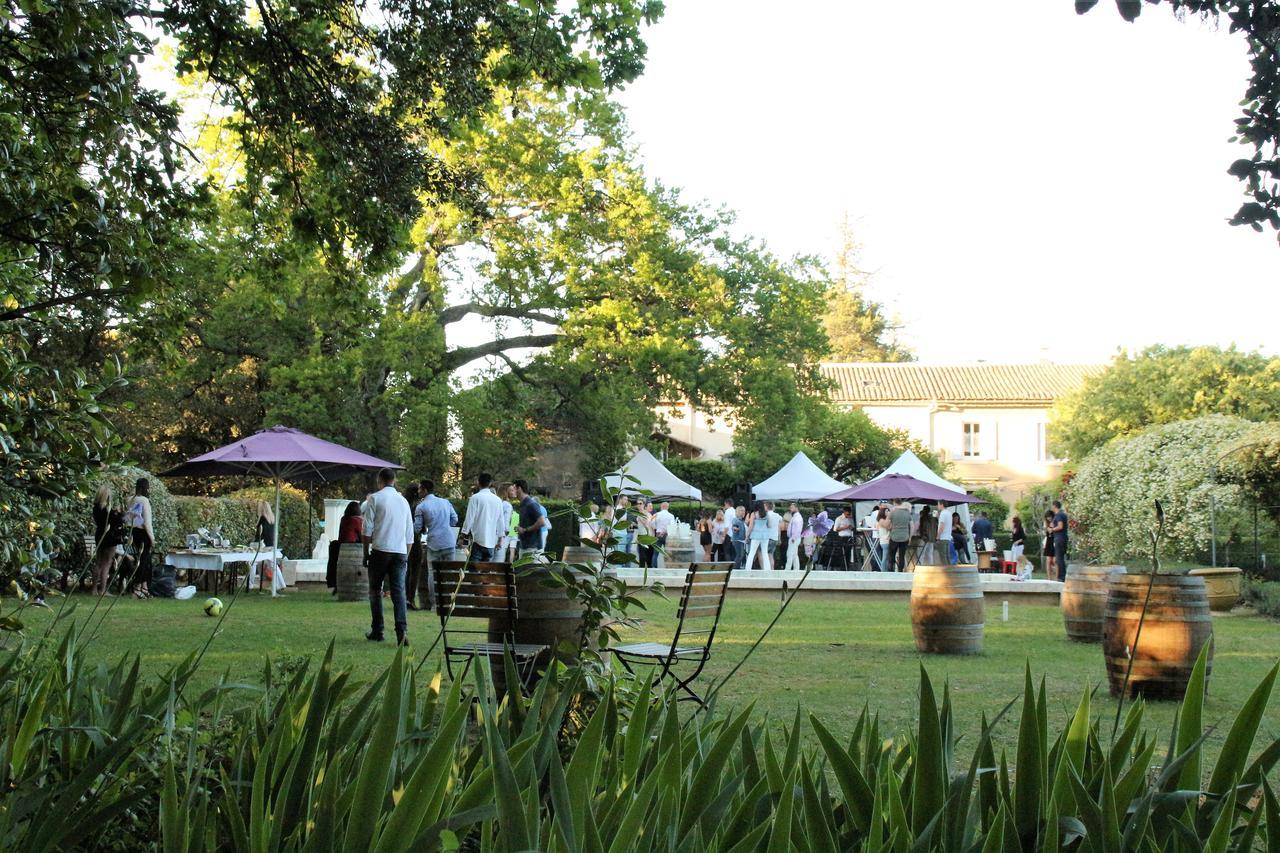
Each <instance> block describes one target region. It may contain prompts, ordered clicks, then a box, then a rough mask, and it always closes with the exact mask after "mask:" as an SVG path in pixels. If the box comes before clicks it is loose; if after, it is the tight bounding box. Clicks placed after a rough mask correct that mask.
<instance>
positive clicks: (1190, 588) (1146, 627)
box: [1102, 572, 1213, 699]
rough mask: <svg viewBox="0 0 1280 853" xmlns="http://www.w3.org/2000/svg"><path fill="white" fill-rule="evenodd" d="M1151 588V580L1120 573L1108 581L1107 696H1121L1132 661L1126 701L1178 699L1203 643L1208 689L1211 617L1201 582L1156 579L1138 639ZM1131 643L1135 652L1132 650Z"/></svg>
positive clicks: (1181, 578)
mask: <svg viewBox="0 0 1280 853" xmlns="http://www.w3.org/2000/svg"><path fill="white" fill-rule="evenodd" d="M1149 583H1151V576H1150V575H1129V574H1120V573H1118V572H1117V573H1114V574H1112V575H1111V579H1110V583H1109V585H1108V590H1107V604H1106V611H1105V614H1104V620H1103V633H1102V651H1103V655H1104V656H1105V658H1106V662H1107V680H1108V681H1109V682H1110V684H1111V695H1113V696H1119V695H1120V693H1121V691H1122V690H1123V688H1124V681H1125V672H1126V671H1127V670H1128V668H1129V659H1130V656H1131V655H1132V657H1133V674H1132V675H1131V676H1130V678H1129V690H1128V694H1129V695H1130V696H1133V695H1137V694H1141V695H1143V696H1146V697H1148V698H1152V699H1181V698H1182V696H1183V694H1184V693H1186V691H1187V679H1188V678H1190V677H1191V669H1192V667H1193V666H1195V662H1196V658H1197V657H1198V656H1199V654H1200V649H1201V648H1202V647H1203V646H1204V644H1205V643H1209V659H1208V661H1207V664H1208V665H1207V667H1206V668H1205V684H1206V686H1207V685H1208V677H1209V674H1210V673H1211V672H1212V671H1213V617H1212V616H1211V615H1210V613H1209V598H1208V596H1207V595H1206V594H1205V585H1204V578H1198V577H1192V576H1190V575H1156V576H1155V581H1154V586H1152V588H1151V603H1150V604H1149V605H1148V607H1147V615H1146V618H1145V619H1144V620H1143V622H1142V635H1141V636H1140V637H1138V636H1137V631H1138V620H1139V618H1140V617H1141V616H1142V605H1143V601H1144V600H1145V599H1146V597H1147V586H1148V584H1149ZM1135 638H1136V639H1137V648H1134V640H1135Z"/></svg>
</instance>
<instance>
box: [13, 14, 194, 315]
mask: <svg viewBox="0 0 1280 853" xmlns="http://www.w3.org/2000/svg"><path fill="white" fill-rule="evenodd" d="M136 13H137V12H136V8H135V7H134V6H133V5H131V4H128V3H124V2H117V0H107V2H100V0H52V2H28V1H27V0H5V2H4V4H3V11H2V12H0V17H2V19H3V24H0V68H4V69H5V73H4V75H3V83H2V84H0V151H3V152H4V154H3V157H0V222H3V223H4V227H3V229H0V302H2V303H3V304H0V323H6V324H12V323H13V322H14V321H16V320H19V319H22V318H28V317H30V318H35V319H47V317H48V316H49V315H50V314H56V315H57V316H60V317H62V318H63V319H66V320H68V321H70V322H74V323H76V324H101V322H102V317H103V315H104V312H107V311H117V310H120V309H122V308H128V307H131V306H136V305H137V304H139V303H141V301H142V300H143V299H145V298H146V297H147V296H148V295H150V294H152V292H153V291H154V290H155V289H156V287H157V285H158V284H159V283H162V282H163V281H164V280H165V279H166V277H167V276H168V275H169V273H170V272H171V267H172V265H173V262H174V255H175V253H176V252H178V251H180V248H179V247H180V246H181V245H183V244H184V242H185V239H186V238H185V229H186V228H187V226H188V223H189V221H190V217H191V212H192V211H193V210H194V209H198V207H199V204H198V191H196V190H192V189H191V188H189V187H187V186H185V185H184V184H183V182H182V181H180V180H178V179H177V178H176V177H175V176H176V175H177V174H178V171H179V168H178V164H179V160H180V156H181V155H180V152H179V148H178V145H177V143H176V140H175V136H176V135H177V131H178V114H177V110H176V108H175V107H174V106H173V105H172V104H168V103H166V102H165V100H164V98H163V97H162V96H161V95H160V94H159V93H158V92H155V91H153V90H150V89H147V88H145V87H144V86H143V85H142V83H141V77H140V72H139V67H138V66H139V62H140V61H141V60H142V59H143V58H145V57H147V56H149V55H150V54H151V52H152V48H151V43H150V41H149V39H148V37H147V35H146V34H145V33H144V32H143V30H142V28H141V27H139V26H137V25H136V24H135V20H136ZM71 309H74V310H71Z"/></svg>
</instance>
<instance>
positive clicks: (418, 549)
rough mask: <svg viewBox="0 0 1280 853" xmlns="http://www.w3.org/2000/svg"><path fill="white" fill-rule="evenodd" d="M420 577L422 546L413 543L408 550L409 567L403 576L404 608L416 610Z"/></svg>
mask: <svg viewBox="0 0 1280 853" xmlns="http://www.w3.org/2000/svg"><path fill="white" fill-rule="evenodd" d="M421 575H422V546H421V545H418V544H417V543H415V544H414V545H413V546H412V547H410V548H409V567H408V569H407V570H406V571H405V575H404V591H405V596H404V597H405V606H406V607H408V608H409V609H410V610H417V609H418V582H419V580H420V577H421Z"/></svg>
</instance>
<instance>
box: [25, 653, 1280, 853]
mask: <svg viewBox="0 0 1280 853" xmlns="http://www.w3.org/2000/svg"><path fill="white" fill-rule="evenodd" d="M86 641H87V632H85V633H75V632H72V633H69V634H68V635H67V636H66V637H65V639H64V640H63V641H62V643H61V644H60V646H59V648H58V649H57V652H56V654H48V653H44V654H40V653H39V650H38V649H32V648H27V647H23V648H19V649H13V650H9V651H7V652H6V653H5V656H4V657H3V658H0V670H2V671H3V673H4V675H5V676H6V677H4V678H3V679H0V713H2V714H3V716H4V718H5V719H8V720H12V721H14V722H13V723H12V724H11V725H9V726H7V727H5V728H4V729H3V730H2V731H0V757H2V758H3V764H2V765H0V775H3V777H4V779H3V781H4V783H5V786H6V791H7V794H6V800H7V802H9V803H18V804H22V806H23V808H7V809H4V810H2V811H0V844H3V845H4V847H5V848H6V849H22V850H29V851H33V853H45V851H48V850H52V849H55V848H69V847H75V846H78V845H81V844H87V843H89V841H90V839H92V840H93V843H94V844H95V845H97V846H99V847H113V846H114V847H118V848H126V849H137V848H138V847H145V846H150V845H151V844H152V843H153V842H154V839H157V838H158V839H160V840H161V842H162V844H163V846H164V847H165V848H166V849H173V850H179V849H181V850H189V851H193V853H195V851H200V850H205V849H214V848H215V847H216V848H218V849H230V850H237V851H238V850H250V849H260V850H284V849H301V848H303V847H311V846H315V845H317V844H322V843H328V842H331V841H333V840H335V839H341V841H340V842H339V843H340V845H341V846H343V847H344V848H346V849H381V850H396V851H399V850H408V849H433V848H436V847H443V848H446V849H458V848H462V849H484V850H522V849H542V850H577V849H584V844H585V841H584V839H587V838H598V839H607V840H608V843H609V844H610V846H611V849H613V850H617V851H631V850H656V849H670V848H672V847H680V848H684V849H699V850H726V851H727V850H731V849H735V848H736V849H756V848H757V847H759V846H760V845H765V844H767V845H768V847H769V848H770V849H776V850H781V849H800V850H835V849H846V850H847V849H898V845H901V847H902V848H905V849H920V850H986V849H995V850H1004V849H1010V850H1030V849H1058V848H1060V847H1070V848H1071V849H1074V850H1081V851H1101V850H1144V851H1145V850H1183V849H1208V850H1226V849H1227V840H1228V839H1231V840H1233V841H1235V842H1236V843H1237V848H1238V849H1244V850H1248V849H1254V845H1255V844H1258V845H1265V844H1266V843H1267V842H1271V843H1272V844H1273V845H1274V842H1275V839H1274V838H1272V836H1273V835H1274V833H1275V832H1277V827H1280V806H1277V803H1276V800H1275V796H1274V792H1273V791H1272V789H1271V787H1270V785H1269V783H1268V781H1267V777H1268V773H1269V772H1270V771H1271V770H1272V768H1273V767H1274V764H1275V761H1276V758H1277V756H1278V755H1280V744H1277V742H1275V741H1274V739H1270V740H1268V739H1267V738H1266V737H1265V736H1264V738H1263V742H1262V743H1261V744H1259V746H1260V747H1261V749H1260V751H1259V752H1258V757H1257V758H1255V759H1253V760H1252V761H1250V755H1251V753H1253V751H1254V750H1253V747H1254V744H1255V741H1256V740H1258V736H1259V731H1258V730H1259V726H1260V722H1261V716H1262V713H1263V711H1264V709H1265V707H1266V705H1267V703H1268V700H1269V699H1270V696H1271V693H1272V690H1273V686H1274V682H1275V678H1276V670H1275V668H1273V669H1272V670H1271V671H1270V672H1269V673H1268V674H1267V675H1266V677H1265V678H1264V679H1263V680H1262V682H1261V683H1260V684H1259V685H1258V687H1257V688H1256V689H1255V690H1254V691H1253V693H1252V694H1251V695H1249V696H1247V697H1245V698H1244V699H1243V701H1242V703H1241V705H1240V708H1239V712H1238V714H1237V715H1236V717H1235V720H1234V722H1233V723H1232V724H1231V726H1230V732H1229V734H1228V736H1227V744H1228V746H1227V748H1225V749H1224V750H1223V751H1222V753H1221V754H1220V755H1219V757H1218V759H1217V761H1216V762H1215V763H1214V764H1213V765H1212V767H1210V766H1208V765H1207V763H1204V762H1202V753H1203V750H1204V739H1205V734H1206V733H1205V732H1204V731H1203V727H1204V723H1203V719H1202V718H1203V706H1204V698H1205V696H1204V689H1203V685H1204V681H1203V661H1202V662H1201V663H1200V664H1198V665H1197V673H1198V674H1197V675H1193V678H1192V683H1193V685H1198V686H1199V689H1192V690H1189V691H1188V694H1187V697H1186V699H1185V700H1184V701H1183V703H1182V708H1181V712H1180V716H1179V719H1180V723H1179V725H1178V726H1176V727H1175V728H1174V730H1173V732H1172V733H1171V734H1170V735H1169V739H1168V743H1167V746H1166V747H1163V748H1161V747H1160V744H1159V743H1158V738H1157V737H1156V736H1153V735H1152V734H1151V733H1150V732H1149V731H1148V730H1147V729H1146V726H1145V725H1144V710H1145V708H1144V705H1143V704H1142V703H1135V704H1134V705H1133V706H1131V707H1130V709H1129V712H1128V713H1127V715H1126V716H1125V718H1124V721H1123V724H1122V725H1121V726H1120V727H1119V729H1118V730H1116V731H1111V732H1108V729H1109V726H1108V727H1107V729H1104V728H1103V726H1102V725H1101V724H1100V721H1099V720H1097V719H1095V718H1094V716H1093V715H1092V713H1091V709H1090V693H1089V691H1086V692H1085V694H1084V696H1083V698H1082V699H1081V701H1080V703H1079V706H1078V708H1077V710H1076V712H1075V715H1074V718H1073V720H1072V721H1071V723H1070V725H1069V726H1068V727H1067V728H1066V729H1065V730H1061V731H1056V732H1052V733H1051V732H1050V730H1049V726H1048V722H1047V718H1046V715H1047V712H1048V709H1047V707H1046V705H1047V703H1046V701H1045V698H1044V697H1045V691H1044V686H1043V683H1042V684H1041V685H1040V687H1039V689H1038V690H1037V688H1036V686H1035V685H1034V684H1033V682H1032V679H1031V676H1030V673H1029V672H1028V673H1027V674H1026V676H1025V679H1024V690H1023V696H1022V699H1021V704H1020V706H1018V709H1017V714H1018V717H1019V720H1018V729H1017V738H1016V741H1015V742H1013V743H1009V744H1005V743H1002V742H1000V740H999V739H998V738H997V736H996V734H995V731H994V730H995V727H996V725H997V724H998V723H999V722H1000V718H1002V717H1004V716H1005V715H1006V713H1008V712H1009V711H1010V710H1012V708H1013V706H1015V705H1017V702H1016V700H1015V701H1014V702H1011V703H1010V707H1009V708H1006V711H1005V712H1002V713H1001V714H1000V715H998V716H997V718H996V719H994V720H991V721H989V722H988V723H984V725H983V726H982V728H981V730H980V732H978V733H977V736H976V738H972V737H966V736H965V735H966V734H967V733H962V732H959V731H957V729H956V727H955V721H954V717H953V703H952V699H951V696H950V691H949V690H948V689H946V688H944V689H943V690H942V694H941V697H939V695H938V693H937V691H936V690H935V688H934V686H933V684H932V681H931V679H930V678H929V677H928V675H927V674H926V673H925V672H924V671H923V669H922V670H921V673H920V680H919V693H918V697H917V703H918V709H919V711H918V715H917V718H918V723H917V724H916V728H915V730H914V731H911V732H906V733H903V734H902V735H900V736H898V737H895V738H886V734H887V733H886V732H883V731H882V730H881V728H880V723H879V720H878V716H876V715H875V714H873V713H871V711H870V710H869V709H868V710H864V712H863V714H862V715H861V717H860V718H859V719H858V722H857V724H856V725H855V726H854V728H853V730H852V731H849V732H843V731H842V732H833V731H830V730H829V729H828V728H827V727H826V726H825V725H824V724H823V723H822V722H821V720H820V719H819V718H818V717H817V716H816V715H813V714H810V715H808V718H807V719H804V718H802V717H801V714H800V712H799V711H797V715H796V719H795V721H794V722H792V723H790V724H784V725H782V726H769V727H766V726H765V725H763V721H761V720H759V719H758V718H757V717H756V715H755V714H754V713H753V711H752V709H751V708H749V707H748V708H747V709H745V710H742V711H740V712H737V713H735V714H733V715H731V716H723V717H720V716H716V715H714V714H701V713H697V712H696V711H695V712H693V713H692V714H686V715H683V717H682V715H681V714H680V713H679V709H678V706H677V703H676V702H675V701H674V698H673V697H671V696H660V695H658V694H657V693H656V692H655V691H654V690H653V688H652V687H651V686H650V685H649V684H648V683H641V684H640V685H638V686H635V687H634V692H633V693H632V692H629V690H628V689H624V686H623V685H619V686H618V687H617V688H615V689H612V690H610V689H609V687H608V685H605V690H604V692H603V698H602V700H601V701H600V702H599V703H598V704H597V705H596V707H595V710H594V712H592V713H591V714H590V717H589V719H587V720H586V722H585V725H584V726H582V727H581V728H575V729H573V730H572V735H570V730H569V729H566V727H565V723H566V716H567V713H568V712H567V709H568V705H569V702H570V701H571V699H572V697H573V695H574V691H575V690H576V689H577V686H578V685H579V684H580V682H576V681H575V680H574V679H575V678H576V676H575V675H574V674H573V673H555V672H553V673H551V674H550V676H549V677H548V678H545V679H543V680H542V681H541V682H540V683H539V685H538V687H537V689H536V691H535V692H534V694H533V695H532V696H531V697H530V698H528V699H520V698H518V697H513V701H512V702H510V703H502V704H499V703H497V702H496V700H495V699H494V697H493V696H492V693H491V691H490V689H489V688H488V687H487V681H486V680H485V679H484V678H483V677H479V676H478V677H477V678H476V680H475V686H474V689H473V690H472V689H466V688H465V687H464V685H463V684H462V683H461V682H454V683H453V684H452V685H450V686H449V687H448V688H447V689H444V688H443V687H442V686H441V683H440V679H439V677H438V676H437V677H435V678H433V679H429V680H422V679H419V677H418V675H417V671H416V669H415V668H413V667H411V666H408V665H406V661H405V660H404V658H403V657H402V655H401V654H397V655H396V657H395V659H394V661H393V662H392V664H391V666H390V667H389V668H388V669H387V670H385V671H384V672H383V673H382V674H381V675H380V676H379V677H378V678H377V679H375V680H374V681H373V682H372V683H369V684H359V683H356V682H354V681H353V680H352V679H351V677H350V675H349V673H347V672H344V671H335V670H334V669H333V668H332V666H331V657H332V647H331V648H330V652H329V654H328V655H326V657H325V659H324V660H323V661H322V662H321V663H320V664H319V666H317V667H315V668H314V669H312V668H310V667H306V666H305V665H303V666H297V667H296V668H295V667H293V666H291V667H289V668H285V669H280V668H277V667H273V666H271V665H270V664H267V665H266V666H264V668H263V674H262V681H263V683H262V686H261V687H260V688H251V687H248V686H246V685H243V684H234V683H223V684H220V685H219V686H217V687H215V688H214V689H211V690H208V691H204V692H202V693H196V692H194V691H192V690H190V688H189V685H190V680H191V676H192V674H193V673H194V672H195V670H196V669H197V667H198V665H199V662H198V660H196V659H195V656H194V655H193V656H192V657H190V658H188V659H186V660H185V661H183V662H181V663H179V664H178V665H176V666H173V667H172V668H171V669H170V671H168V672H166V673H161V674H158V675H157V676H151V675H144V674H142V672H141V671H140V668H139V665H138V663H137V661H136V659H125V660H122V661H120V662H118V663H115V664H113V665H107V666H99V667H90V666H86V665H85V664H84V663H83V657H82V653H83V649H82V646H83V644H84V643H85V642H86ZM55 697H56V699H57V701H54V698H55ZM808 732H812V734H813V735H814V736H816V739H817V744H818V747H817V749H812V748H809V747H807V746H805V745H804V743H803V741H802V736H803V735H806V734H807V733H808ZM969 743H971V744H972V745H971V746H966V744H969ZM962 748H963V749H964V750H965V752H964V753H962V752H961V750H962ZM1158 748H1159V749H1160V752H1159V754H1158V755H1157V749H1158ZM1202 763H1203V764H1204V766H1202ZM86 790H93V791H94V792H95V796H94V797H93V798H92V799H91V800H88V801H85V800H83V792H84V791H86ZM73 803H74V804H76V805H77V807H75V808H72V807H71V805H72V804H73ZM55 815H57V816H59V817H58V819H54V816H55ZM895 839H897V840H895ZM600 849H603V844H601V847H600Z"/></svg>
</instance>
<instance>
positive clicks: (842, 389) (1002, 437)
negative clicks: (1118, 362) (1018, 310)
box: [660, 362, 1103, 500]
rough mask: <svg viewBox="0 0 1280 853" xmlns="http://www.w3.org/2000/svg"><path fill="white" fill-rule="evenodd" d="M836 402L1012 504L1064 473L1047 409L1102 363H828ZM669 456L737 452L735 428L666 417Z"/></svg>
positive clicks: (681, 412)
mask: <svg viewBox="0 0 1280 853" xmlns="http://www.w3.org/2000/svg"><path fill="white" fill-rule="evenodd" d="M821 368H822V372H823V374H824V375H825V376H826V377H827V379H829V380H830V381H831V383H832V385H833V386H834V390H833V391H832V397H833V402H834V403H835V404H836V405H837V406H841V407H843V408H847V409H853V408H859V409H862V410H863V411H864V412H866V413H867V415H868V416H869V417H870V418H871V419H872V420H873V421H875V422H876V423H877V424H879V425H880V426H882V427H885V428H887V429H900V430H904V431H905V432H907V433H908V434H909V435H910V436H911V437H912V438H914V439H917V440H918V441H920V443H921V444H923V445H924V446H925V447H927V448H929V449H930V450H931V451H933V452H934V453H936V454H938V456H940V457H941V458H942V459H943V460H944V461H946V462H947V463H948V465H949V466H950V468H949V471H948V478H949V479H951V480H953V481H955V482H958V483H963V484H964V485H966V486H968V487H970V488H978V487H982V486H986V487H988V488H992V489H995V490H996V491H998V492H999V493H1000V494H1001V496H1003V497H1004V498H1005V499H1006V500H1011V499H1014V498H1016V497H1018V496H1019V495H1021V494H1022V493H1023V492H1025V491H1026V490H1027V489H1028V488H1029V487H1030V486H1033V485H1036V484H1038V483H1043V482H1045V481H1046V480H1051V479H1053V478H1054V477H1056V476H1057V475H1058V474H1059V473H1061V471H1062V464H1063V460H1060V459H1054V458H1053V456H1052V455H1051V454H1050V453H1049V451H1048V447H1047V446H1046V443H1045V432H1046V427H1047V425H1048V422H1049V409H1050V408H1052V407H1053V405H1054V403H1055V402H1057V400H1058V399H1059V398H1060V397H1062V396H1063V395H1065V394H1066V393H1067V392H1069V391H1071V390H1073V389H1074V388H1076V387H1077V386H1078V385H1079V384H1080V383H1081V382H1082V381H1083V380H1084V379H1085V377H1087V376H1090V375H1092V374H1094V373H1097V372H1099V371H1101V370H1102V369H1103V366H1102V365H1079V364H1075V365H1071V364H1051V363H1041V364H973V365H966V366H952V365H930V364H919V363H914V362H906V363H873V362H857V363H836V362H830V363H824V364H823V365H822V366H821ZM660 415H661V416H662V417H663V419H664V422H665V426H666V433H667V437H668V439H669V440H670V441H671V445H672V451H671V452H672V453H673V454H675V455H680V456H686V457H695V458H707V459H718V458H720V457H722V456H725V455H726V454H728V453H730V452H732V450H733V422H732V418H731V417H728V416H722V417H713V416H710V415H707V414H706V413H704V412H702V411H700V410H697V409H693V408H692V407H690V406H689V405H688V404H674V405H670V406H664V407H662V409H661V410H660Z"/></svg>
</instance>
